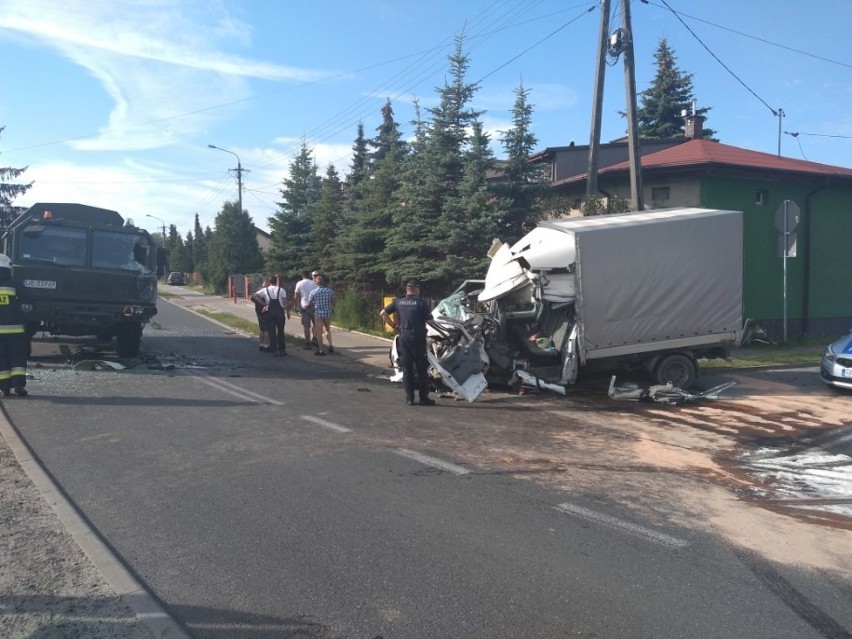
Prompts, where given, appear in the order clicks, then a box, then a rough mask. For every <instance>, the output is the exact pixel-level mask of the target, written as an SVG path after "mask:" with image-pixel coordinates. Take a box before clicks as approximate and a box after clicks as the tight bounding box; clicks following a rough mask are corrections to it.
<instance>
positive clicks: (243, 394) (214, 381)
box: [192, 373, 284, 406]
mask: <svg viewBox="0 0 852 639" xmlns="http://www.w3.org/2000/svg"><path fill="white" fill-rule="evenodd" d="M192 376H193V377H195V378H197V379H200V380H201V381H202V382H204V383H205V384H207V385H209V386H212V387H213V388H215V389H217V390H220V391H223V392H225V393H228V394H230V395H234V396H236V397H239V398H240V399H253V400H255V401H258V402H260V403H262V404H272V405H273V406H284V402H279V401H278V400H277V399H272V398H271V397H267V396H266V395H261V394H260V393H255V392H254V391H250V390H247V389H245V388H242V387H241V386H237V385H236V384H231V383H229V382H226V381H225V380H223V379H219V378H218V377H210V376H209V375H199V374H197V373H194V374H193V375H192Z"/></svg>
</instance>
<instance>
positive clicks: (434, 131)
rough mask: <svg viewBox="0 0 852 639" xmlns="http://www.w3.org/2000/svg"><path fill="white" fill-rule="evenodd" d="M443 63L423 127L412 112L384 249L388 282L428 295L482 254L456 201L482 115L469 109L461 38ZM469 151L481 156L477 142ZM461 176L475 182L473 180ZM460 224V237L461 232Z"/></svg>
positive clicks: (471, 91)
mask: <svg viewBox="0 0 852 639" xmlns="http://www.w3.org/2000/svg"><path fill="white" fill-rule="evenodd" d="M449 63H450V69H449V76H450V77H449V80H448V81H446V82H445V83H444V86H443V87H440V88H438V89H437V90H438V94H439V104H438V106H436V107H434V108H431V109H429V110H428V112H429V114H430V116H431V119H430V121H429V122H428V123H424V122H422V121H420V119H419V110H418V121H416V122H415V126H416V131H415V143H414V149H413V153H411V154H410V156H409V161H408V163H407V165H406V169H405V172H404V175H403V183H402V186H401V188H400V191H399V200H400V201H399V204H398V209H397V211H396V212H395V215H394V225H393V228H392V229H391V232H390V233H389V234H388V246H387V254H388V258H389V259H388V260H387V263H388V267H387V275H388V279H389V282H390V283H396V282H399V281H400V280H402V279H404V278H405V277H409V276H412V275H416V276H418V277H421V278H423V279H425V280H427V281H429V283H430V287H431V288H432V290H434V291H442V290H447V289H449V288H451V287H452V286H453V285H454V284H456V283H458V281H459V279H460V278H461V279H463V278H464V276H465V275H468V273H467V272H465V273H460V272H458V271H457V270H455V269H456V267H457V265H458V263H460V262H461V263H466V264H470V263H472V262H474V261H476V260H477V259H478V258H479V256H481V255H484V251H482V252H480V250H479V248H480V247H479V246H478V242H479V240H480V239H481V238H479V237H477V236H476V235H475V233H476V229H475V228H474V227H473V226H471V225H470V223H471V217H470V211H469V209H468V207H467V204H466V203H464V202H462V201H461V200H462V197H463V196H464V193H463V192H462V182H463V180H465V178H466V175H465V173H466V171H468V170H471V167H474V170H478V169H476V167H477V166H479V165H478V164H477V163H475V162H473V163H471V161H470V158H466V157H465V150H466V147H467V145H468V144H470V139H469V133H468V131H469V130H472V128H473V127H474V126H475V125H476V124H477V123H478V118H479V116H480V115H481V114H482V112H480V111H475V110H474V109H473V108H471V106H470V102H471V100H472V99H473V96H474V95H475V94H476V91H477V88H478V87H477V85H476V84H475V83H470V82H468V81H467V79H466V74H467V69H468V67H469V62H468V56H467V55H466V54H464V53H463V51H462V39H461V38H456V47H455V51H454V53H453V54H452V55H450V56H449ZM480 134H481V129H480ZM474 147H475V148H476V149H477V152H481V150H482V147H481V146H480V145H479V144H478V143H477V142H474ZM486 164H487V162H486ZM467 178H468V179H471V180H473V181H474V182H475V181H476V177H475V176H467ZM485 217H487V215H485ZM466 225H467V226H469V228H468V232H467V233H466V234H465V233H462V228H463V227H464V226H466ZM465 235H466V237H467V243H466V244H464V245H462V244H461V243H460V238H461V237H462V236H465ZM490 240H491V238H490V237H489V238H488V239H487V241H488V242H490ZM456 250H458V251H460V252H459V253H453V255H452V258H450V256H449V252H450V251H456Z"/></svg>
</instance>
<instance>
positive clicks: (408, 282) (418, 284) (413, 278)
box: [405, 277, 423, 288]
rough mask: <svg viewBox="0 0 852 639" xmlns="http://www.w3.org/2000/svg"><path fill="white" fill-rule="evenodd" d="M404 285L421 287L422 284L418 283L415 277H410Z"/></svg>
mask: <svg viewBox="0 0 852 639" xmlns="http://www.w3.org/2000/svg"><path fill="white" fill-rule="evenodd" d="M405 285H406V286H407V287H411V288H414V287H417V288H423V285H422V284H421V283H420V280H418V279H417V278H416V277H412V278H411V279H409V280H406V282H405Z"/></svg>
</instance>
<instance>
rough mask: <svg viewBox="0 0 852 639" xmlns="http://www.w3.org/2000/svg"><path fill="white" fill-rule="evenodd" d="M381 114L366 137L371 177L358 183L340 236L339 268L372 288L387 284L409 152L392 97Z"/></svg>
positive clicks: (355, 281) (364, 285) (353, 280)
mask: <svg viewBox="0 0 852 639" xmlns="http://www.w3.org/2000/svg"><path fill="white" fill-rule="evenodd" d="M381 114H382V123H381V125H380V126H378V127H377V129H376V131H377V134H376V137H374V138H371V139H369V140H367V145H368V149H370V150H369V151H368V158H367V159H368V162H367V175H368V176H369V179H367V180H364V181H362V182H361V183H360V184H359V185H358V193H359V195H358V198H357V199H356V200H355V201H354V202H353V203H352V207H351V208H350V209H347V211H346V217H345V222H344V228H343V230H342V234H341V236H340V237H339V238H338V248H339V257H338V264H339V268H340V269H341V270H342V271H343V272H345V274H346V278H347V279H348V280H349V281H350V282H351V283H353V284H355V285H358V286H362V287H365V288H367V289H369V290H373V291H376V290H380V289H382V288H383V285H384V283H385V281H384V280H385V277H384V274H385V259H386V254H385V246H386V243H387V234H388V231H389V227H390V225H391V223H392V219H393V211H394V209H395V206H394V202H395V201H396V200H395V196H396V192H397V189H398V188H399V184H400V172H401V171H402V166H403V162H404V160H405V153H406V145H405V142H404V141H403V140H402V133H400V130H399V125H398V124H397V122H396V121H395V120H394V114H393V107H392V106H391V103H390V100H388V101H387V102H386V103H385V104H384V106H382V110H381Z"/></svg>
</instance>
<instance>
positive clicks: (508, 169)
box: [494, 84, 549, 243]
mask: <svg viewBox="0 0 852 639" xmlns="http://www.w3.org/2000/svg"><path fill="white" fill-rule="evenodd" d="M532 113H533V106H532V105H531V104H530V102H529V90H527V89H525V88H524V86H523V84H521V85H520V86H519V87H518V88H517V89H515V104H514V106H513V107H512V127H511V128H510V129H508V130H507V131H505V132H503V134H502V136H501V142H502V144H503V149H504V151H505V152H506V163H505V166H504V168H503V172H502V176H501V179H500V180H499V182H497V183H496V184H495V187H494V190H495V192H496V193H497V194H498V195H499V196H500V197H501V198H503V199H504V200H505V204H504V206H506V208H507V211H506V215H505V216H504V217H503V218H502V219H501V221H500V229H499V237H500V239H501V240H502V241H504V242H508V243H513V242H515V241H517V240H519V239H521V237H523V236H524V234H526V233H527V232H529V231H530V230H532V228H533V227H534V226H535V225H536V223H537V222H538V220H540V219H541V218H542V216H543V202H544V201H545V200H546V199H547V198H548V195H549V193H548V192H549V187H548V185H547V184H546V183H545V181H544V179H543V176H542V167H541V166H540V165H536V164H531V163H530V161H529V159H530V156H531V155H532V153H533V150H534V149H535V145H536V144H537V143H538V140H537V138H536V136H535V134H534V133H533V132H532Z"/></svg>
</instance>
